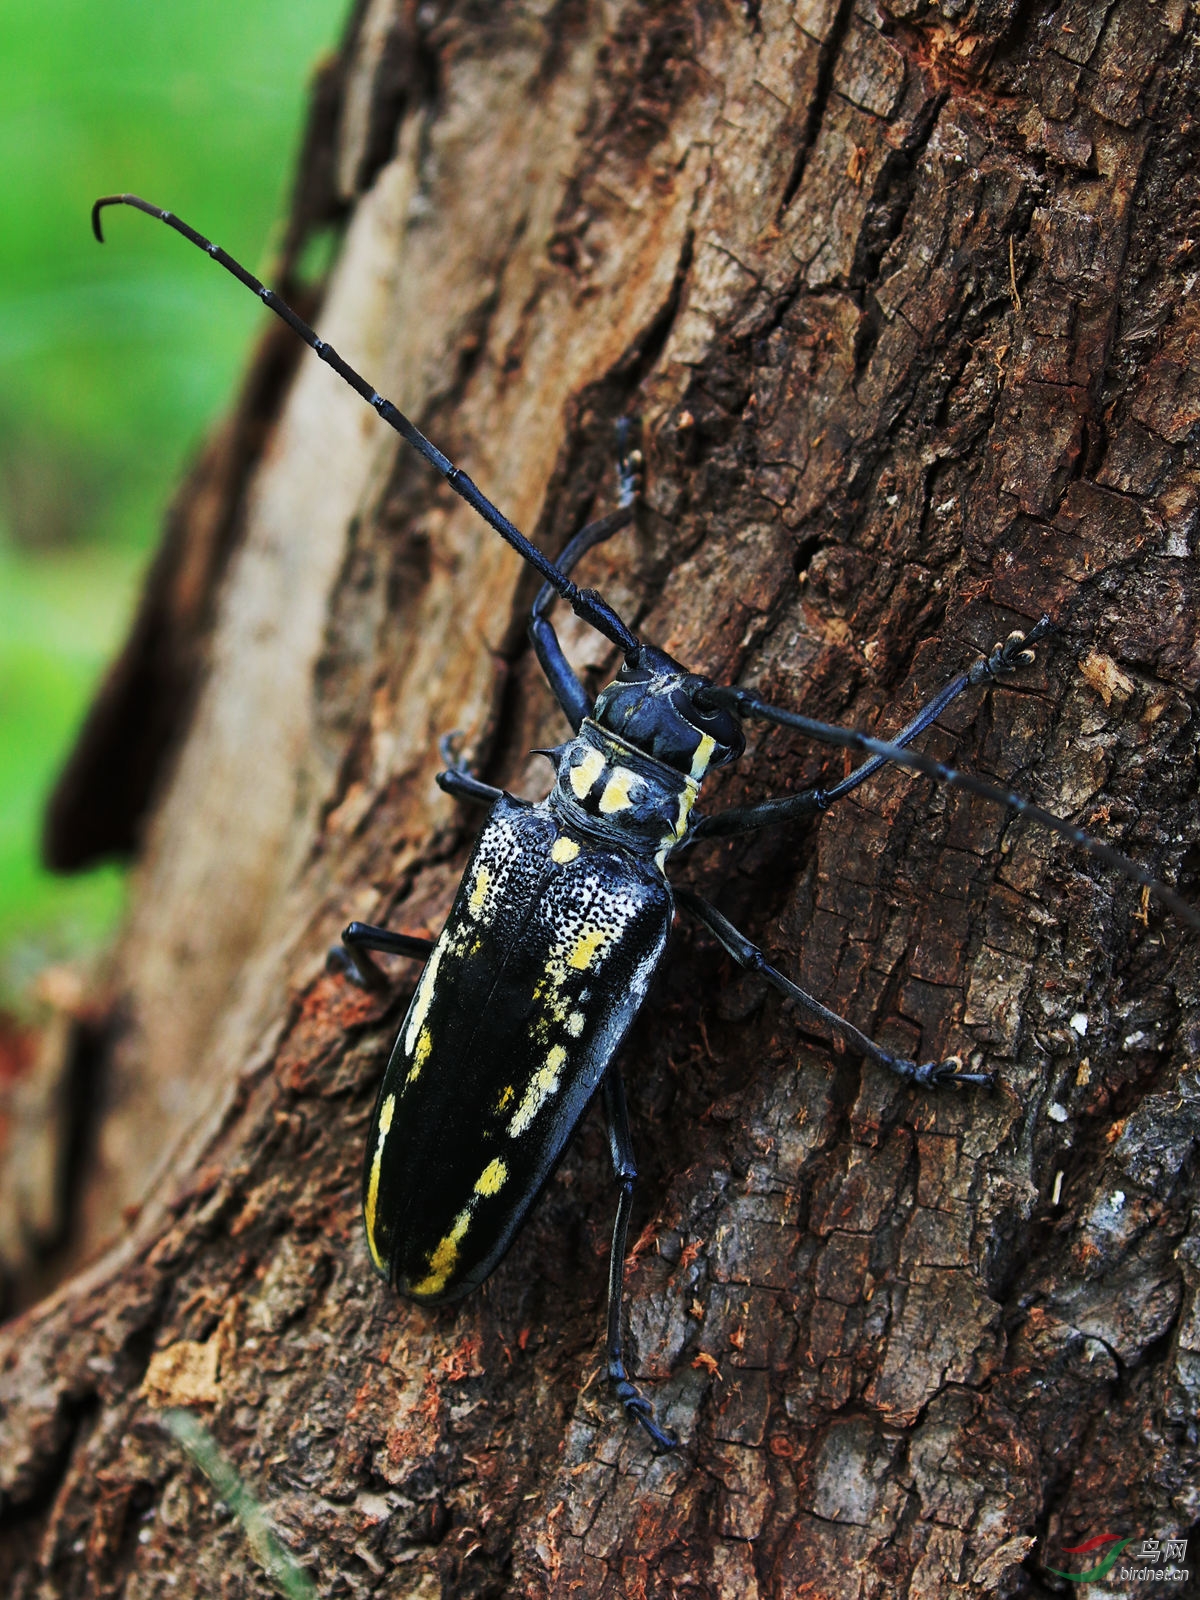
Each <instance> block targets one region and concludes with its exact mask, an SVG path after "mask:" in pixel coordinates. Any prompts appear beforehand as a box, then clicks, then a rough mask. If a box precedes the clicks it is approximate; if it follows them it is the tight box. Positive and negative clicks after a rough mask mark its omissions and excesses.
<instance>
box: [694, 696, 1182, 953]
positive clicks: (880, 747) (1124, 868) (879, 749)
mask: <svg viewBox="0 0 1200 1600" xmlns="http://www.w3.org/2000/svg"><path fill="white" fill-rule="evenodd" d="M697 698H700V697H699V696H698V697H697ZM703 703H704V705H705V706H710V705H715V706H720V707H721V708H722V709H723V710H727V711H732V712H733V713H734V714H735V715H736V716H739V717H759V718H761V719H762V720H763V721H764V722H775V723H778V724H779V725H780V727H784V728H794V729H795V730H796V731H797V732H798V733H803V734H807V736H808V737H809V738H810V739H816V740H818V741H819V742H820V743H821V744H832V745H839V746H841V747H842V748H843V749H849V750H863V751H865V752H866V753H867V754H868V755H871V756H876V757H879V758H881V759H882V760H883V761H890V762H894V763H895V765H896V766H898V767H907V768H908V770H909V771H910V772H919V773H921V774H922V776H924V777H926V778H933V779H934V781H935V782H937V783H942V784H945V785H946V786H947V787H948V788H951V789H965V790H966V792H967V793H968V794H977V795H980V796H981V797H982V798H983V799H984V800H991V801H993V802H994V803H995V804H996V805H999V806H1003V807H1004V808H1005V809H1006V810H1008V811H1015V812H1016V813H1017V815H1018V816H1022V817H1029V818H1031V819H1032V820H1033V821H1034V822H1038V823H1040V824H1041V825H1042V827H1043V828H1048V829H1049V830H1050V831H1051V832H1052V833H1057V834H1058V835H1059V837H1060V838H1063V839H1068V840H1070V842H1071V843H1072V844H1075V845H1078V846H1079V847H1080V849H1082V850H1086V851H1087V852H1088V854H1089V855H1091V856H1095V858H1096V859H1097V861H1102V862H1103V863H1104V865H1105V866H1106V867H1111V868H1112V870H1113V871H1114V872H1119V873H1120V874H1121V875H1122V877H1125V878H1129V879H1130V880H1131V881H1132V882H1134V883H1140V884H1141V886H1142V888H1143V889H1148V890H1149V892H1150V893H1151V894H1152V895H1153V896H1154V897H1155V899H1156V900H1161V901H1162V903H1163V905H1165V906H1166V907H1168V909H1169V910H1171V911H1173V912H1174V913H1175V915H1176V916H1177V917H1179V918H1180V920H1181V921H1183V922H1186V923H1187V924H1188V925H1189V927H1192V928H1200V911H1197V910H1196V908H1195V907H1194V906H1190V905H1189V904H1188V903H1187V901H1186V900H1183V899H1181V898H1180V897H1179V895H1177V894H1176V893H1175V892H1174V891H1173V890H1171V889H1168V888H1167V886H1166V885H1165V884H1163V883H1160V882H1159V881H1158V879H1157V878H1155V877H1152V876H1151V874H1150V873H1149V872H1147V871H1146V869H1145V868H1144V867H1139V866H1138V864H1137V862H1136V861H1130V859H1129V858H1128V856H1123V855H1122V854H1121V853H1120V851H1119V850H1114V849H1113V848H1112V847H1111V846H1110V845H1107V844H1104V843H1102V842H1101V840H1099V839H1093V838H1092V836H1091V834H1089V833H1084V831H1083V829H1082V828H1077V827H1076V826H1075V824H1074V823H1072V822H1068V821H1066V820H1065V818H1063V817H1058V816H1055V814H1054V813H1053V812H1052V811H1045V810H1043V809H1042V807H1041V806H1038V805H1034V803H1033V801H1032V800H1027V799H1026V798H1025V797H1024V795H1019V794H1017V793H1016V792H1015V790H1012V789H1003V788H1001V787H999V785H997V784H994V783H986V782H985V781H984V780H983V779H982V778H975V777H972V776H971V774H970V773H968V772H960V771H959V770H958V768H957V767H948V766H946V765H945V764H944V763H943V762H941V761H935V760H934V759H933V758H932V756H927V755H922V754H921V752H920V751H918V750H909V749H906V748H905V747H904V746H902V745H898V744H889V743H888V742H887V741H886V740H884V739H872V738H871V737H870V736H869V735H868V734H865V733H858V732H857V731H856V730H855V729H853V728H840V727H838V726H837V725H836V724H835V723H830V722H816V721H814V720H813V718H811V717H803V716H801V715H800V713H799V712H797V711H786V710H784V709H783V708H782V707H781V706H772V705H768V704H767V703H766V702H765V701H763V700H760V699H759V698H758V697H757V695H755V694H754V693H753V692H752V691H751V690H749V689H739V688H735V687H730V688H725V687H721V686H718V685H716V684H714V685H713V686H712V687H711V688H706V689H704V690H703Z"/></svg>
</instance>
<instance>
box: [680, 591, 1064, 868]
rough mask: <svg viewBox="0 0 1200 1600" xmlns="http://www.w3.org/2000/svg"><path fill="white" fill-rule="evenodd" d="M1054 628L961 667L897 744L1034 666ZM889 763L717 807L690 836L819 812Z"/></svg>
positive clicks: (871, 763)
mask: <svg viewBox="0 0 1200 1600" xmlns="http://www.w3.org/2000/svg"><path fill="white" fill-rule="evenodd" d="M1049 631H1050V621H1049V618H1047V617H1043V618H1042V619H1041V620H1040V621H1039V622H1037V623H1035V624H1034V626H1033V627H1032V628H1030V630H1029V632H1028V633H1010V634H1009V636H1008V638H1007V639H1005V640H1004V641H1003V643H1001V644H997V645H996V646H994V648H993V649H992V651H991V653H990V654H989V655H986V656H980V657H979V658H978V659H977V660H975V661H973V662H972V663H971V665H970V666H969V667H968V668H967V670H966V671H965V672H960V673H959V674H958V675H957V676H956V677H954V678H951V680H950V682H949V683H947V684H946V685H945V686H944V687H943V688H941V689H939V690H938V692H937V693H936V694H935V695H933V696H932V697H931V698H930V699H929V700H927V701H926V703H925V704H924V705H923V706H922V707H921V709H920V710H919V711H918V712H917V714H916V716H915V717H914V718H913V719H912V721H911V722H910V723H908V724H907V726H905V727H903V728H901V730H900V732H899V733H897V734H895V735H894V736H893V738H892V739H891V740H890V743H891V744H892V745H893V746H895V748H896V749H900V750H902V749H903V748H904V747H905V746H906V745H908V744H910V743H911V742H912V740H914V739H915V738H916V737H917V736H918V734H922V733H924V732H925V730H926V728H928V727H930V726H931V725H932V724H933V723H934V722H936V721H937V719H938V718H939V717H940V716H941V714H942V712H943V711H945V710H946V708H947V707H948V706H949V705H950V704H951V703H952V702H953V701H955V700H957V699H958V697H959V695H960V694H962V692H963V691H964V690H965V689H970V688H976V687H978V686H980V685H982V684H998V683H1000V682H1001V680H1002V679H1004V678H1006V677H1010V676H1011V675H1012V674H1013V673H1015V672H1017V671H1019V670H1020V668H1022V667H1028V666H1031V665H1032V664H1033V659H1034V655H1033V649H1032V646H1033V645H1035V644H1038V643H1040V642H1041V640H1042V639H1043V638H1044V637H1045V636H1046V634H1047V633H1049ZM887 764H888V762H887V757H886V756H881V755H875V756H872V757H871V758H870V760H868V761H864V762H863V763H862V765H861V766H859V767H856V768H855V769H854V771H853V772H851V773H850V774H849V775H848V776H847V777H845V778H842V779H841V781H840V782H838V783H833V784H830V786H829V788H828V789H822V788H814V789H803V790H801V791H800V793H799V794H789V795H781V796H779V797H778V798H776V799H772V800H762V801H760V802H759V803H758V804H757V805H752V806H733V807H731V808H730V809H729V810H728V811H717V812H714V813H713V815H712V816H709V817H700V818H698V819H697V821H696V823H695V826H694V827H693V828H692V830H691V837H690V839H689V841H688V842H689V843H691V842H692V841H693V840H698V839H719V838H730V837H732V836H733V835H736V834H740V833H751V832H753V831H754V829H756V828H765V827H769V826H770V825H771V824H773V823H779V822H795V821H799V820H801V819H803V818H806V817H811V816H815V815H818V814H819V813H820V812H822V811H827V810H828V809H829V807H830V806H831V805H833V803H834V801H835V800H841V799H842V798H843V797H844V796H845V795H848V794H852V793H853V791H854V790H855V789H857V788H858V786H859V784H860V783H865V782H866V780H867V779H868V778H871V777H874V775H875V773H877V772H878V771H879V770H880V768H881V767H885V766H886V765H887Z"/></svg>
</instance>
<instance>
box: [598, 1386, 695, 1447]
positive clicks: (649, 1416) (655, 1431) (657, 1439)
mask: <svg viewBox="0 0 1200 1600" xmlns="http://www.w3.org/2000/svg"><path fill="white" fill-rule="evenodd" d="M610 1376H612V1375H611V1374H610ZM612 1385H613V1393H614V1394H615V1395H616V1397H617V1399H618V1400H619V1401H620V1403H621V1404H622V1405H623V1406H624V1408H625V1414H626V1416H630V1417H632V1418H633V1419H634V1421H635V1422H637V1423H638V1424H639V1426H640V1427H641V1428H642V1429H643V1430H644V1431H645V1432H646V1434H647V1435H648V1436H649V1438H650V1440H651V1442H652V1443H653V1445H654V1447H655V1449H657V1450H678V1448H679V1440H678V1439H677V1438H676V1437H675V1436H674V1434H671V1433H668V1432H667V1431H666V1430H665V1429H664V1428H660V1427H659V1425H658V1423H657V1422H655V1420H654V1407H653V1405H651V1403H650V1401H649V1400H647V1399H646V1396H645V1395H644V1394H643V1393H642V1392H641V1390H640V1389H639V1388H638V1387H637V1385H636V1384H634V1383H631V1382H630V1381H629V1379H628V1378H627V1377H625V1376H624V1375H621V1376H619V1377H617V1376H612Z"/></svg>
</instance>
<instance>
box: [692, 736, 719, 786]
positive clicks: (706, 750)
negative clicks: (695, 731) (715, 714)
mask: <svg viewBox="0 0 1200 1600" xmlns="http://www.w3.org/2000/svg"><path fill="white" fill-rule="evenodd" d="M716 748H717V741H716V740H715V739H714V738H712V737H711V736H710V735H709V734H707V733H702V734H701V735H700V743H699V744H698V745H697V746H696V751H695V754H694V755H693V756H692V777H693V778H702V777H703V776H704V774H705V773H706V772H707V771H708V763H709V762H710V761H711V760H712V753H713V751H714V750H715V749H716Z"/></svg>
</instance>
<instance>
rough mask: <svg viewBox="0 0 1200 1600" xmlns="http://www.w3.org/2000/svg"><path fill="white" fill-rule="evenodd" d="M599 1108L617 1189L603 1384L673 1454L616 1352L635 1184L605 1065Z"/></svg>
mask: <svg viewBox="0 0 1200 1600" xmlns="http://www.w3.org/2000/svg"><path fill="white" fill-rule="evenodd" d="M604 1110H605V1113H606V1115H607V1118H608V1148H609V1153H610V1154H611V1156H612V1164H613V1174H614V1176H615V1177H616V1180H617V1182H618V1183H619V1184H620V1186H621V1193H620V1198H619V1199H618V1201H617V1220H616V1222H615V1223H614V1225H613V1237H612V1250H611V1252H610V1254H609V1258H608V1381H609V1382H610V1383H611V1384H612V1386H613V1392H614V1394H615V1395H616V1397H617V1399H618V1400H619V1401H620V1402H621V1404H622V1405H623V1406H624V1407H625V1410H626V1411H627V1412H628V1413H629V1415H630V1416H631V1417H634V1418H636V1420H637V1421H638V1422H639V1423H640V1424H641V1425H642V1427H643V1428H644V1429H645V1430H646V1432H647V1433H648V1434H649V1435H650V1438H651V1440H652V1441H653V1443H654V1445H655V1446H656V1447H657V1448H658V1449H659V1450H674V1449H675V1447H676V1445H677V1444H678V1440H676V1439H674V1438H672V1437H671V1435H670V1434H669V1433H666V1432H664V1430H663V1429H662V1428H660V1427H659V1425H658V1423H657V1422H655V1420H654V1407H653V1406H652V1405H651V1403H650V1401H649V1400H647V1399H646V1397H645V1395H644V1394H643V1393H642V1392H641V1390H640V1389H639V1388H638V1387H637V1385H636V1384H635V1383H633V1382H632V1381H631V1380H630V1377H629V1374H628V1373H627V1372H626V1371H625V1361H624V1358H623V1356H622V1354H621V1346H622V1332H621V1321H622V1317H621V1313H622V1309H623V1301H624V1291H625V1252H626V1245H627V1239H628V1234H629V1215H630V1212H631V1211H632V1210H633V1186H634V1184H635V1183H636V1182H637V1164H636V1163H635V1161H634V1159H633V1140H632V1138H631V1137H630V1133H629V1112H628V1109H627V1108H626V1105H625V1085H624V1083H623V1082H622V1081H621V1074H620V1071H619V1069H618V1068H617V1067H616V1066H615V1065H613V1066H610V1067H609V1069H608V1071H607V1072H606V1073H605V1075H604Z"/></svg>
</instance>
